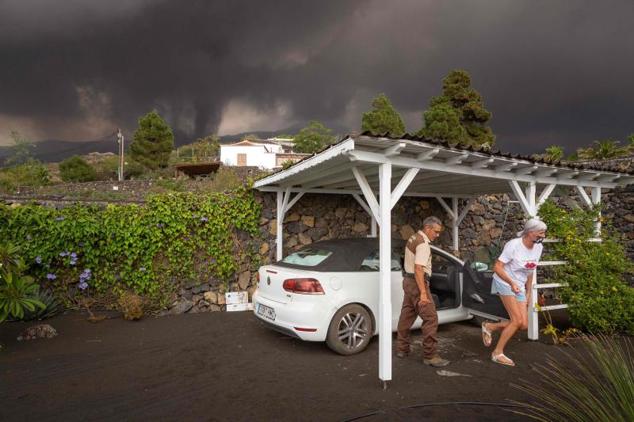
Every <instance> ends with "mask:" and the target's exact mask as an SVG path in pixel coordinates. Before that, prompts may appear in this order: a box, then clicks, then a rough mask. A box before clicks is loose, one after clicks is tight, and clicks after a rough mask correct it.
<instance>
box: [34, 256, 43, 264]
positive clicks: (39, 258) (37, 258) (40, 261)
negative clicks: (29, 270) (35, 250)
mask: <svg viewBox="0 0 634 422" xmlns="http://www.w3.org/2000/svg"><path fill="white" fill-rule="evenodd" d="M35 262H37V263H38V264H41V263H42V257H41V256H39V255H38V256H36V257H35Z"/></svg>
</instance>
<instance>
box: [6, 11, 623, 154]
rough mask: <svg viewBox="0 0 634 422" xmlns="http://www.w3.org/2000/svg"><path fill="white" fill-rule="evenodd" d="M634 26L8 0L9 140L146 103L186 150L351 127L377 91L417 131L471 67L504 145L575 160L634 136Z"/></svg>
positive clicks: (126, 121) (100, 122)
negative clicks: (309, 127)
mask: <svg viewBox="0 0 634 422" xmlns="http://www.w3.org/2000/svg"><path fill="white" fill-rule="evenodd" d="M633 22H634V1H632V0H621V1H611V0H606V1H600V2H599V1H596V0H595V1H580V0H577V1H553V0H544V1H536V0H526V1H520V0H513V1H509V0H499V1H482V0H479V1H474V0H455V1H454V0H445V1H440V0H437V1H424V0H391V1H388V0H384V1H364V0H355V1H340V0H336V1H330V0H328V1H326V0H322V1H298V0H288V1H286V0H285V1H279V0H271V1H256V0H253V1H243V0H227V1H206V0H188V1H175V0H108V1H102V0H59V1H49V0H0V145H2V144H5V145H6V144H7V143H8V142H9V138H8V135H9V131H10V130H18V131H19V132H20V133H22V134H24V135H26V136H28V137H30V138H31V139H32V140H34V141H39V140H44V139H62V140H77V141H81V140H91V139H96V138H100V137H101V136H103V135H107V134H109V133H112V132H113V131H114V129H115V128H116V127H117V126H120V127H123V128H124V129H125V130H126V131H128V132H131V131H132V130H134V128H135V126H136V121H137V119H138V117H139V116H140V115H142V114H145V113H146V112H148V111H149V110H151V109H153V108H155V109H157V110H158V111H159V112H160V113H161V114H162V115H163V116H164V117H165V118H166V119H167V121H168V123H169V124H171V125H172V127H174V128H175V129H176V130H177V131H178V133H179V134H180V135H179V136H180V138H181V139H179V140H178V141H179V143H183V142H184V141H189V140H191V138H194V137H195V136H200V135H205V134H209V133H218V134H220V135H225V134H232V133H239V132H248V131H258V130H267V131H276V130H284V129H285V128H287V127H289V126H297V125H299V126H303V125H305V124H306V123H307V122H308V121H309V120H312V119H317V120H321V121H323V122H324V123H326V125H328V126H330V127H334V128H337V129H338V131H354V130H359V128H360V120H361V114H362V113H363V112H364V111H366V110H367V109H368V108H369V104H370V101H371V99H372V98H373V97H374V96H376V95H377V94H378V93H381V92H384V93H386V94H387V95H388V97H389V98H390V99H391V100H392V102H393V103H394V105H395V106H396V108H397V109H398V110H399V111H400V113H401V114H402V116H403V117H404V119H405V123H406V127H407V130H408V131H410V132H414V131H417V130H418V129H420V127H421V125H422V111H423V110H424V109H425V108H426V107H427V104H428V101H429V99H430V98H431V97H432V96H434V95H438V94H439V93H440V88H441V80H442V78H443V77H444V76H445V75H446V74H447V73H448V72H449V71H450V70H451V69H454V68H462V69H466V70H467V71H468V72H469V73H470V74H471V76H472V81H473V86H474V87H475V88H476V89H477V90H478V91H479V92H480V93H481V94H482V96H483V98H484V100H485V106H486V107H487V108H488V109H489V110H490V111H491V112H492V113H493V119H492V121H491V127H492V129H493V131H494V133H495V134H496V135H497V146H498V147H499V148H501V149H503V150H505V151H510V152H522V153H526V152H537V151H540V150H543V148H545V147H546V146H548V145H551V144H560V145H564V146H566V147H567V150H568V152H572V150H573V149H574V148H576V147H579V146H582V145H587V144H590V143H591V142H592V141H593V140H596V139H603V138H615V139H617V140H624V139H625V138H626V137H627V135H628V134H630V133H633V132H634V24H633ZM184 138H189V139H184Z"/></svg>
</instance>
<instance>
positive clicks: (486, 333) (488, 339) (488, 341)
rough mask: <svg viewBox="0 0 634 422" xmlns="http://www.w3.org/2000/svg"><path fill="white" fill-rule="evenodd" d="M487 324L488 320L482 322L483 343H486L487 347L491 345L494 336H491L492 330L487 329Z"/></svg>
mask: <svg viewBox="0 0 634 422" xmlns="http://www.w3.org/2000/svg"><path fill="white" fill-rule="evenodd" d="M486 324H487V322H486V321H483V322H482V343H484V345H485V346H486V347H489V346H490V345H491V341H493V338H492V337H491V331H489V330H487V327H486Z"/></svg>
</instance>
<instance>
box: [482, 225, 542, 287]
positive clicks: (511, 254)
mask: <svg viewBox="0 0 634 422" xmlns="http://www.w3.org/2000/svg"><path fill="white" fill-rule="evenodd" d="M543 249H544V246H543V245H542V244H541V243H535V244H534V245H533V248H532V249H528V248H527V247H526V246H524V243H523V242H522V238H521V237H517V238H515V239H512V240H509V241H508V242H506V245H504V250H503V251H502V254H501V255H500V257H499V258H498V261H500V262H502V263H503V264H504V271H506V273H507V274H508V275H509V277H511V279H513V281H514V282H515V283H517V284H518V287H519V288H520V289H521V290H525V289H526V287H525V286H526V280H527V279H528V276H529V275H530V274H531V273H532V272H533V269H535V267H537V263H538V262H539V258H540V257H541V255H542V250H543ZM493 279H494V280H496V281H498V282H500V283H504V284H507V285H508V283H506V281H504V280H502V279H501V278H500V277H499V276H498V275H497V274H493Z"/></svg>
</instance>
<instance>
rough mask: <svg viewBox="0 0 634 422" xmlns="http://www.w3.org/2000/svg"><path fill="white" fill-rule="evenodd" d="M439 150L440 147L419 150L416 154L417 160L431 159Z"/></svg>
mask: <svg viewBox="0 0 634 422" xmlns="http://www.w3.org/2000/svg"><path fill="white" fill-rule="evenodd" d="M439 152H440V148H434V149H430V150H428V151H425V152H421V153H420V154H418V155H417V156H416V160H417V161H427V160H431V159H433V158H434V157H435V156H436V155H438V153H439Z"/></svg>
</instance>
